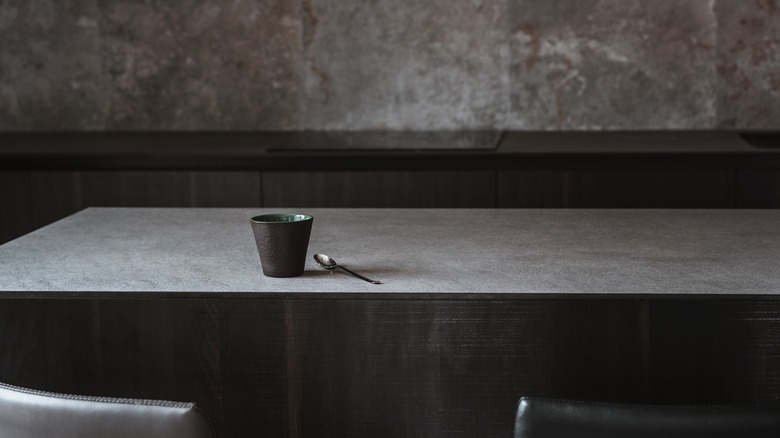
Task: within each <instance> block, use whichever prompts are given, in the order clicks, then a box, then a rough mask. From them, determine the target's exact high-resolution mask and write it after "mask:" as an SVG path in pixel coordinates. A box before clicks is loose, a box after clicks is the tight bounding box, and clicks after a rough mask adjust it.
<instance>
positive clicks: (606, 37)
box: [0, 0, 780, 131]
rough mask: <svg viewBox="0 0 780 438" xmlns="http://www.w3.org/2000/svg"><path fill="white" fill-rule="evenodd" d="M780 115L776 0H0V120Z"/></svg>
mask: <svg viewBox="0 0 780 438" xmlns="http://www.w3.org/2000/svg"><path fill="white" fill-rule="evenodd" d="M483 128H494V129H522V130H574V129H586V130H598V129H712V128H746V129H747V128H749V129H777V128H780V0H577V1H575V0H544V1H543V0H492V1H491V0H426V1H415V0H382V1H380V0H340V1H336V0H234V1H226V0H223V1H219V0H181V1H166V0H145V1H142V0H68V1H59V0H0V130H4V131H12V130H32V131H35V130H268V129H274V130H297V129H326V130H329V129H334V130H336V129H347V130H365V129H393V130H395V129H410V130H412V129H413V130H423V129H483Z"/></svg>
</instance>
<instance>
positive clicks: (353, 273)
mask: <svg viewBox="0 0 780 438" xmlns="http://www.w3.org/2000/svg"><path fill="white" fill-rule="evenodd" d="M336 266H338V267H339V268H341V269H343V270H345V271H347V272H348V273H349V274H350V275H352V276H353V277H357V278H359V279H361V280H365V281H367V282H369V283H371V284H382V282H381V281H376V280H372V279H370V278H366V277H364V276H362V275H360V274H358V273H356V272H352V271H350V270H349V269H347V268H345V267H343V266H341V265H336Z"/></svg>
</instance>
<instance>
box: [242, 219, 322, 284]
mask: <svg viewBox="0 0 780 438" xmlns="http://www.w3.org/2000/svg"><path fill="white" fill-rule="evenodd" d="M251 222H252V232H253V233H254V235H255V243H257V251H258V252H259V253H260V265H261V266H262V267H263V274H265V275H266V276H268V277H297V276H298V275H301V274H303V267H304V266H305V265H306V251H308V249H309V236H311V225H312V223H314V218H313V217H311V216H309V215H308V214H298V213H273V214H261V215H260V216H255V217H253V218H252V220H251Z"/></svg>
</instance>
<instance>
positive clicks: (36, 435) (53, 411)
mask: <svg viewBox="0 0 780 438" xmlns="http://www.w3.org/2000/svg"><path fill="white" fill-rule="evenodd" d="M215 436H216V434H215V433H214V428H213V426H212V424H211V420H209V418H208V416H207V415H206V414H205V413H204V412H203V411H201V410H200V409H199V408H198V407H197V406H196V405H195V404H194V403H177V402H169V401H161V400H137V399H121V398H108V397H86V396H78V395H69V394H56V393H51V392H44V391H36V390H32V389H26V388H20V387H17V386H11V385H6V384H3V383H0V437H3V438H54V437H57V438H131V437H132V438H138V437H144V438H174V437H175V438H214V437H215Z"/></svg>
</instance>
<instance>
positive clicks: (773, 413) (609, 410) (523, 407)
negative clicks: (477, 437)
mask: <svg viewBox="0 0 780 438" xmlns="http://www.w3.org/2000/svg"><path fill="white" fill-rule="evenodd" d="M574 437H577V438H591V437H593V438H613V437H621V438H625V437H631V438H645V437H648V438H649V437H653V438H660V437H664V438H678V437H680V438H683V437H684V438H705V437H706V438H720V437H724V438H725V437H729V438H732V437H751V438H770V437H773V438H777V437H780V402H777V401H774V402H766V403H755V404H745V405H703V406H655V405H632V404H613V403H596V402H582V401H573V400H554V399H545V398H537V397H523V398H521V399H520V404H519V406H518V409H517V416H516V417H515V438H574Z"/></svg>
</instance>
